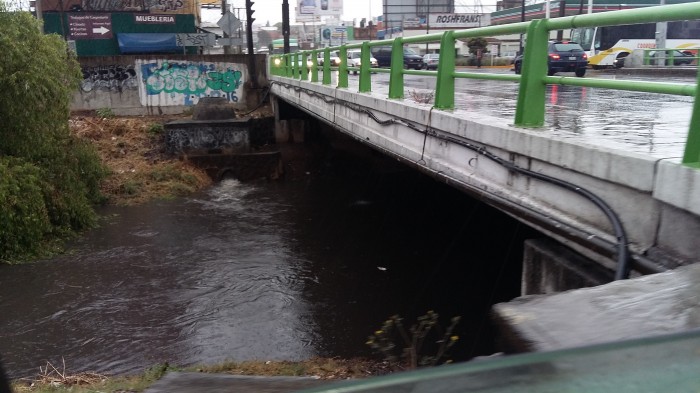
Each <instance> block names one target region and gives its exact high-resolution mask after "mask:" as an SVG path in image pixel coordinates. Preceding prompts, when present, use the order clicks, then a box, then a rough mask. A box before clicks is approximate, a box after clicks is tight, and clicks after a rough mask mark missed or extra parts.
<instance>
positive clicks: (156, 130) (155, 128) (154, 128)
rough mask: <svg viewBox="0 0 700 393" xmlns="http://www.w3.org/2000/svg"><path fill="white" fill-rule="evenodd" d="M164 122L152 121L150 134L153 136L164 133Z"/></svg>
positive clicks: (149, 127) (149, 128) (149, 126)
mask: <svg viewBox="0 0 700 393" xmlns="http://www.w3.org/2000/svg"><path fill="white" fill-rule="evenodd" d="M163 130H164V128H163V124H162V123H151V124H149V125H148V130H147V132H148V134H149V135H151V136H158V135H160V134H162V133H163Z"/></svg>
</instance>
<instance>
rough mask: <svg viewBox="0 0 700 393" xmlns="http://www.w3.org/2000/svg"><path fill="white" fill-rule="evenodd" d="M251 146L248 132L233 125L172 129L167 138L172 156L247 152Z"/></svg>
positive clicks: (167, 148) (168, 149)
mask: <svg viewBox="0 0 700 393" xmlns="http://www.w3.org/2000/svg"><path fill="white" fill-rule="evenodd" d="M249 146H250V141H249V137H248V130H247V129H244V128H238V127H235V126H231V125H228V126H227V127H226V128H213V127H207V126H202V127H198V128H189V129H177V128H172V129H169V130H168V131H167V133H166V136H165V147H166V151H167V152H168V153H171V154H181V153H188V152H191V151H193V150H209V149H234V150H236V151H241V152H245V151H247V149H248V148H249Z"/></svg>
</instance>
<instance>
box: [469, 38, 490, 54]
mask: <svg viewBox="0 0 700 393" xmlns="http://www.w3.org/2000/svg"><path fill="white" fill-rule="evenodd" d="M467 46H468V47H469V53H471V54H473V55H476V53H477V51H478V50H479V49H481V53H482V54H484V55H485V54H486V53H488V52H489V50H488V41H486V38H484V37H473V38H470V39H468V40H467Z"/></svg>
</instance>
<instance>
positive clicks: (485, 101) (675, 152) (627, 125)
mask: <svg viewBox="0 0 700 393" xmlns="http://www.w3.org/2000/svg"><path fill="white" fill-rule="evenodd" d="M462 71H466V70H462ZM468 71H469V72H489V73H511V74H512V71H510V70H509V69H507V68H506V69H504V68H482V69H474V68H472V69H469V70H468ZM676 71H679V70H676ZM683 71H686V72H685V73H684V74H685V76H684V75H679V73H678V72H674V73H673V74H670V71H665V70H657V72H658V73H659V74H660V75H659V76H658V77H662V78H663V81H664V82H676V83H688V84H690V83H695V72H696V69H695V68H691V69H687V70H683ZM642 72H643V70H639V74H642ZM645 74H646V73H645ZM669 74H670V75H669ZM560 75H562V76H572V75H573V74H570V73H564V74H560ZM587 77H594V78H606V79H616V78H617V79H625V80H646V81H649V80H650V79H654V77H649V76H647V75H638V74H637V72H636V71H635V70H634V69H630V70H625V72H624V74H623V72H610V71H607V72H606V71H600V72H597V71H592V70H589V72H588V74H587ZM404 78H405V82H404V86H405V87H404V92H405V100H406V101H407V102H410V103H415V104H416V105H419V106H425V107H428V108H429V104H420V103H418V102H416V101H415V100H414V99H413V93H415V94H416V95H417V96H426V95H429V94H431V93H432V92H433V91H434V90H435V78H431V77H428V78H426V77H422V76H415V75H405V76H404ZM348 79H349V87H348V91H358V76H356V75H352V74H350V76H349V78H348ZM388 80H389V76H388V74H381V73H378V74H373V75H372V93H370V94H371V95H372V96H374V97H377V98H386V97H387V96H388V94H389V85H388ZM336 84H337V73H334V74H333V81H332V83H331V86H335V85H336ZM517 92H518V85H517V84H516V83H512V82H501V81H487V80H476V79H468V80H467V79H461V80H458V81H457V84H456V95H455V103H456V109H455V110H454V113H455V114H456V115H457V116H460V117H463V118H470V117H475V116H478V117H479V118H481V119H483V118H487V119H488V118H491V119H490V121H497V122H499V123H500V124H513V119H514V116H515V105H516V98H517ZM692 103H693V100H692V98H691V97H682V96H669V95H663V94H651V93H636V92H627V91H620V90H608V89H594V88H586V87H578V86H557V85H552V86H549V87H548V90H547V113H546V116H545V126H544V127H543V128H541V129H537V131H538V132H541V133H542V135H546V136H551V137H554V138H560V139H566V140H568V141H570V142H572V143H576V144H586V145H593V146H599V147H603V148H606V149H614V150H620V151H624V152H631V153H639V154H643V155H647V156H652V157H654V158H659V159H660V158H672V159H675V158H680V157H682V155H683V149H684V144H685V141H686V138H687V135H688V127H689V124H690V114H691V110H692Z"/></svg>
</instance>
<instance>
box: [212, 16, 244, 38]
mask: <svg viewBox="0 0 700 393" xmlns="http://www.w3.org/2000/svg"><path fill="white" fill-rule="evenodd" d="M216 25H217V26H219V27H221V30H223V31H224V33H226V34H228V35H233V33H235V32H236V31H238V29H239V28H240V27H241V21H240V20H239V19H238V18H236V17H235V16H234V15H233V14H232V13H230V12H227V13H225V14H223V15H222V16H221V19H219V21H218V22H216Z"/></svg>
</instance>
